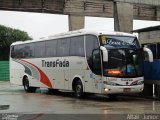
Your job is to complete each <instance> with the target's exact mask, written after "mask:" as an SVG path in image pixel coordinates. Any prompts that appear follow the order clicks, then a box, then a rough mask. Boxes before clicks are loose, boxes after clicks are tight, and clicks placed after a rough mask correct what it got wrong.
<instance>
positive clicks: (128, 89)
mask: <svg viewBox="0 0 160 120" xmlns="http://www.w3.org/2000/svg"><path fill="white" fill-rule="evenodd" d="M123 92H124V93H129V92H131V88H124V89H123Z"/></svg>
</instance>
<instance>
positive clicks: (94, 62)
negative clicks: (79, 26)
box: [10, 30, 153, 98]
mask: <svg viewBox="0 0 160 120" xmlns="http://www.w3.org/2000/svg"><path fill="white" fill-rule="evenodd" d="M10 50H11V51H10V82H11V83H13V84H16V85H22V86H24V90H25V91H26V92H35V90H36V89H37V88H48V89H49V90H53V91H54V90H68V91H73V92H74V93H75V95H76V97H78V98H80V97H82V96H84V94H85V93H97V94H104V95H109V96H110V97H111V96H114V95H117V94H120V93H139V92H141V91H142V90H143V87H144V78H143V54H144V52H145V53H146V54H147V56H148V60H149V61H150V62H152V61H153V55H152V52H151V51H150V49H148V48H145V47H143V48H142V47H141V46H140V44H139V41H138V39H137V37H136V36H135V35H132V34H128V33H122V32H107V31H104V30H103V31H98V30H77V31H71V32H67V33H63V34H58V35H54V36H50V37H48V38H43V39H39V40H28V41H25V42H22V41H19V42H15V43H13V44H11V47H10Z"/></svg>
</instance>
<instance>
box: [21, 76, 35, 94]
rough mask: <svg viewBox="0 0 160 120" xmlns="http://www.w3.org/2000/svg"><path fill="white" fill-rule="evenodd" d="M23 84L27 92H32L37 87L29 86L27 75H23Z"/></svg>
mask: <svg viewBox="0 0 160 120" xmlns="http://www.w3.org/2000/svg"><path fill="white" fill-rule="evenodd" d="M23 86H24V90H25V91H26V92H28V93H33V92H35V91H36V89H37V88H36V87H30V86H29V80H28V78H27V77H25V78H24V80H23Z"/></svg>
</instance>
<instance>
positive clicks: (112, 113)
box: [0, 81, 160, 120]
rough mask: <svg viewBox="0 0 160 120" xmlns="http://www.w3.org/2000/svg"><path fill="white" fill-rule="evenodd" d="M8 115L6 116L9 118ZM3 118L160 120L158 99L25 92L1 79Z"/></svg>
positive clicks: (40, 91) (1, 114)
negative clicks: (77, 96) (83, 96)
mask: <svg viewBox="0 0 160 120" xmlns="http://www.w3.org/2000/svg"><path fill="white" fill-rule="evenodd" d="M8 118H9V119H8ZM0 119H2V120H10V119H11V120H17V119H18V120H63V119H65V120H84V119H92V120H98V119H99V120H103V119H108V120H109V119H114V120H116V119H117V120H124V119H128V120H135V119H136V120H141V119H142V120H152V119H154V120H159V119H160V101H158V100H152V99H144V98H135V97H126V96H119V97H118V98H117V99H116V100H110V99H109V98H108V97H106V96H102V95H94V96H88V97H86V98H84V99H77V98H75V97H74V95H73V94H72V93H66V92H60V93H57V94H55V95H50V94H47V91H46V90H44V89H43V90H37V93H25V92H24V90H23V87H22V86H17V85H11V84H10V83H9V82H2V81H1V82H0Z"/></svg>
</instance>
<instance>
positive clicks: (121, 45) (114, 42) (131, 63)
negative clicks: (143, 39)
mask: <svg viewBox="0 0 160 120" xmlns="http://www.w3.org/2000/svg"><path fill="white" fill-rule="evenodd" d="M100 38H101V45H103V46H104V47H106V48H107V50H108V62H103V74H104V76H107V77H123V78H124V77H141V76H142V72H143V55H142V49H140V46H139V44H138V41H137V38H136V37H125V36H104V35H103V36H101V37H100Z"/></svg>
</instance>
